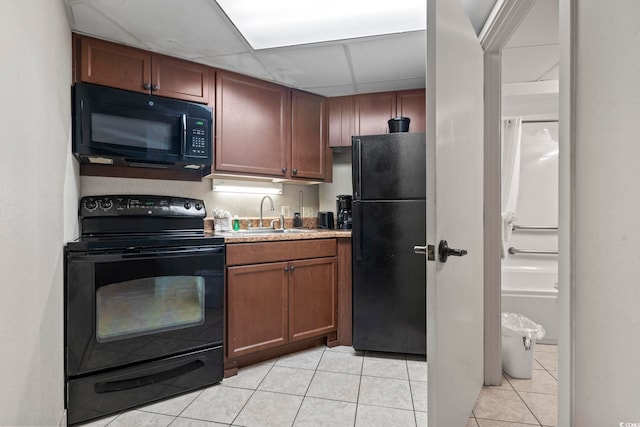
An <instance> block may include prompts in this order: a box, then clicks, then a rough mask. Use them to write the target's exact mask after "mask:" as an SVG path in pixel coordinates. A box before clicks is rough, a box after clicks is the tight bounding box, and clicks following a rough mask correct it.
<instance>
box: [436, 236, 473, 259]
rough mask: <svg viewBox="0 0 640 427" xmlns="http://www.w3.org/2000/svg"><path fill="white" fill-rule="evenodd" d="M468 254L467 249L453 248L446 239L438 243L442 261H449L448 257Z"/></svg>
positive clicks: (439, 256)
mask: <svg viewBox="0 0 640 427" xmlns="http://www.w3.org/2000/svg"><path fill="white" fill-rule="evenodd" d="M466 254H467V250H466V249H452V248H450V247H449V245H448V244H447V241H446V240H440V244H439V245H438V258H439V259H440V262H447V258H449V257H450V256H465V255H466Z"/></svg>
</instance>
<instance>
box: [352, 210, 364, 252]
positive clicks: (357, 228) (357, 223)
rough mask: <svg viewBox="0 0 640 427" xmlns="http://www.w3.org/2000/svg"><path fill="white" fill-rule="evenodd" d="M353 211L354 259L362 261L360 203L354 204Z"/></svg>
mask: <svg viewBox="0 0 640 427" xmlns="http://www.w3.org/2000/svg"><path fill="white" fill-rule="evenodd" d="M352 209H353V212H352V222H351V224H352V225H351V227H352V229H353V230H352V240H353V257H354V259H355V261H362V225H361V221H362V217H361V216H360V203H354V204H353V206H352Z"/></svg>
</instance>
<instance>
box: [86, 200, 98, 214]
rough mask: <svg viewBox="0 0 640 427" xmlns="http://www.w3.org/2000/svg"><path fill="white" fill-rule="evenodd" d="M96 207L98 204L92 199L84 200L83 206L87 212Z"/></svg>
mask: <svg viewBox="0 0 640 427" xmlns="http://www.w3.org/2000/svg"><path fill="white" fill-rule="evenodd" d="M97 207H98V204H97V203H96V201H95V200H93V199H89V200H87V201H85V202H84V208H85V209H86V210H88V211H89V212H93V211H95V210H96V208H97Z"/></svg>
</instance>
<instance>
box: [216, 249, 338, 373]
mask: <svg viewBox="0 0 640 427" xmlns="http://www.w3.org/2000/svg"><path fill="white" fill-rule="evenodd" d="M337 260H338V258H337V244H336V240H335V239H321V240H306V241H304V240H303V241H286V242H265V243H239V244H229V245H227V265H228V267H227V309H226V313H227V316H226V317H227V325H226V326H227V333H226V337H227V342H226V354H227V361H233V359H235V358H239V357H243V356H248V355H256V354H258V353H260V352H263V351H266V350H270V349H275V348H278V347H283V346H287V345H290V344H295V343H297V342H302V341H305V340H308V339H312V338H318V337H329V336H330V335H332V334H333V336H334V340H335V334H336V332H337V330H338V261H337ZM227 365H228V364H227Z"/></svg>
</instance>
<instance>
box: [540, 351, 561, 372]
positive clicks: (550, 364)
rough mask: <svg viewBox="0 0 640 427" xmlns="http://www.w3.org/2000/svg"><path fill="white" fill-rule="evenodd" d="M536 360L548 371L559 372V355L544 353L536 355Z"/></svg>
mask: <svg viewBox="0 0 640 427" xmlns="http://www.w3.org/2000/svg"><path fill="white" fill-rule="evenodd" d="M535 359H536V361H537V362H538V363H540V365H541V366H542V367H543V368H544V369H546V370H548V371H557V370H558V353H553V352H550V351H546V352H545V351H543V352H540V353H536V354H535Z"/></svg>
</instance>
